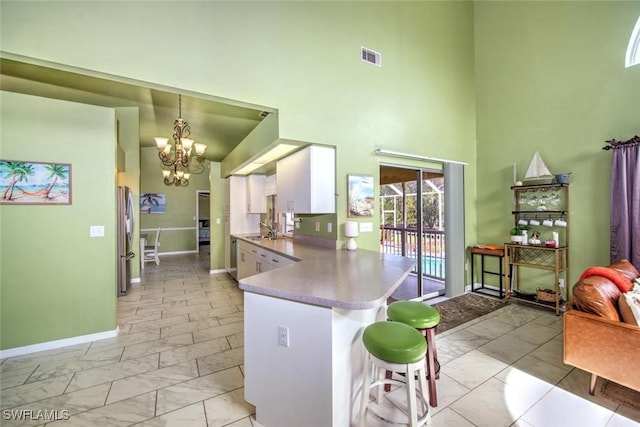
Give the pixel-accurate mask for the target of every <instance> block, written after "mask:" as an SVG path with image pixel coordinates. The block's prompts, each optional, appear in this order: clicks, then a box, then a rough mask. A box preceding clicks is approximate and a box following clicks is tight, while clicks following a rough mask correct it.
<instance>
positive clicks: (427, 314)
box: [387, 301, 440, 408]
mask: <svg viewBox="0 0 640 427" xmlns="http://www.w3.org/2000/svg"><path fill="white" fill-rule="evenodd" d="M387 317H388V318H389V320H393V321H396V322H401V323H404V324H406V325H409V326H411V327H412V328H415V329H417V330H418V331H419V332H420V333H421V334H422V335H423V336H424V338H425V340H426V341H427V357H426V360H427V379H428V380H429V404H430V405H431V406H432V407H434V408H435V407H437V406H438V393H437V391H436V378H438V377H439V374H440V366H439V364H438V351H437V349H436V326H438V324H439V323H440V312H439V311H438V310H437V309H435V308H433V307H431V306H430V305H427V304H424V303H422V302H419V301H395V302H393V303H391V304H389V307H387ZM436 364H438V367H437V369H436ZM389 375H390V373H387V376H389Z"/></svg>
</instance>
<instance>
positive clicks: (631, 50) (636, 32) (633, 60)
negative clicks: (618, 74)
mask: <svg viewBox="0 0 640 427" xmlns="http://www.w3.org/2000/svg"><path fill="white" fill-rule="evenodd" d="M624 62H625V63H624V66H625V67H627V68H628V67H631V66H633V65H638V64H640V17H639V18H638V21H636V26H635V27H634V28H633V32H632V33H631V38H630V39H629V46H627V56H626V57H625V61H624Z"/></svg>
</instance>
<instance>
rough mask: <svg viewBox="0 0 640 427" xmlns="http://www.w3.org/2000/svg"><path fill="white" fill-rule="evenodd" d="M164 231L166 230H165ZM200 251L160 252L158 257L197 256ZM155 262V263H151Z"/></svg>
mask: <svg viewBox="0 0 640 427" xmlns="http://www.w3.org/2000/svg"><path fill="white" fill-rule="evenodd" d="M163 230H164V228H163ZM198 252H199V251H198V250H197V249H196V250H192V251H175V252H158V256H160V257H162V256H167V255H182V254H197V253H198ZM151 262H153V261H151Z"/></svg>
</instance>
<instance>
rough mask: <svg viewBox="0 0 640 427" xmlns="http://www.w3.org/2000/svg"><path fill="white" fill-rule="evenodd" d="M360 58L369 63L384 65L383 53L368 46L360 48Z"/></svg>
mask: <svg viewBox="0 0 640 427" xmlns="http://www.w3.org/2000/svg"><path fill="white" fill-rule="evenodd" d="M360 59H362V60H363V61H364V62H368V63H369V64H373V65H377V66H378V67H382V54H381V53H380V52H376V51H375V50H373V49H369V48H366V47H361V48H360Z"/></svg>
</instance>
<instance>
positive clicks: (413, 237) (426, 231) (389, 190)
mask: <svg viewBox="0 0 640 427" xmlns="http://www.w3.org/2000/svg"><path fill="white" fill-rule="evenodd" d="M380 214H381V219H380V224H381V226H380V228H381V229H380V250H381V252H383V253H389V254H397V255H402V256H406V257H409V258H413V259H415V260H416V267H415V269H414V271H413V272H412V274H411V275H410V276H409V277H408V278H407V280H406V281H405V283H403V284H402V285H401V287H400V289H399V290H398V291H397V292H396V293H395V295H394V296H393V298H394V299H424V298H431V297H434V296H437V295H441V294H444V288H445V286H444V280H445V268H444V266H445V259H444V257H445V250H444V249H445V248H444V235H445V232H444V222H443V218H444V176H443V174H442V172H440V171H433V170H427V169H412V168H406V167H399V166H389V165H381V166H380Z"/></svg>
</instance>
